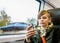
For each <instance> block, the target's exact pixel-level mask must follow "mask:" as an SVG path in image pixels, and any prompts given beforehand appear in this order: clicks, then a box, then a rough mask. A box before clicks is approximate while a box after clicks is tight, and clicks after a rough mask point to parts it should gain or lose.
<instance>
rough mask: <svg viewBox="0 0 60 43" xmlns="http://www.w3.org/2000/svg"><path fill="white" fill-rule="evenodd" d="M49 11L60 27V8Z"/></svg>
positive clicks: (54, 22) (56, 24)
mask: <svg viewBox="0 0 60 43" xmlns="http://www.w3.org/2000/svg"><path fill="white" fill-rule="evenodd" d="M48 11H49V12H50V13H51V17H52V22H53V24H54V26H55V27H58V28H60V8H56V9H50V10H48Z"/></svg>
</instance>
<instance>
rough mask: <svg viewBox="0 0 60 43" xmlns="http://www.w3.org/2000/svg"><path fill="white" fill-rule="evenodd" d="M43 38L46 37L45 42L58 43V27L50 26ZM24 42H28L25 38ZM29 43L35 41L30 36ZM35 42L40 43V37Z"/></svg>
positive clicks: (59, 42) (59, 36)
mask: <svg viewBox="0 0 60 43" xmlns="http://www.w3.org/2000/svg"><path fill="white" fill-rule="evenodd" d="M45 38H46V43H60V29H59V28H55V27H53V28H50V29H49V30H47V33H46V36H45ZM35 39H36V38H35ZM24 43H28V42H26V40H25V41H24ZM29 43H36V41H33V38H31V42H29ZM37 43H42V40H41V37H40V40H38V42H37Z"/></svg>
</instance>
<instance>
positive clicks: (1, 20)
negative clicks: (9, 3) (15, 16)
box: [0, 10, 11, 26]
mask: <svg viewBox="0 0 60 43" xmlns="http://www.w3.org/2000/svg"><path fill="white" fill-rule="evenodd" d="M0 14H1V16H0V26H5V25H8V24H9V23H10V21H11V20H10V19H11V17H10V16H8V15H7V14H6V12H5V10H1V11H0Z"/></svg>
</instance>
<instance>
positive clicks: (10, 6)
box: [0, 0, 39, 22]
mask: <svg viewBox="0 0 60 43" xmlns="http://www.w3.org/2000/svg"><path fill="white" fill-rule="evenodd" d="M2 9H4V10H5V12H6V13H7V14H8V16H10V17H11V22H26V20H27V18H37V14H38V9H39V3H38V2H37V1H35V0H0V11H1V10H2Z"/></svg>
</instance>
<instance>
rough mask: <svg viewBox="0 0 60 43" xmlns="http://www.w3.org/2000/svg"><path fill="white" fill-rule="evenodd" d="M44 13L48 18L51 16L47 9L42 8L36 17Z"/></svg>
mask: <svg viewBox="0 0 60 43" xmlns="http://www.w3.org/2000/svg"><path fill="white" fill-rule="evenodd" d="M44 14H47V15H48V17H49V18H50V17H51V15H50V12H49V11H47V10H42V11H41V12H39V13H38V19H40V17H41V16H42V15H44Z"/></svg>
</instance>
